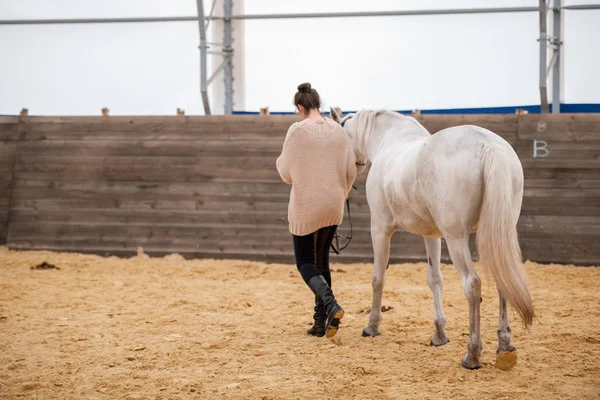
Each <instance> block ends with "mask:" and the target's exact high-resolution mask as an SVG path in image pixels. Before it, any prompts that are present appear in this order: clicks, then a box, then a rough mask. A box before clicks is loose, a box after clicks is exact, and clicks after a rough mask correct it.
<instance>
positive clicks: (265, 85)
mask: <svg viewBox="0 0 600 400" xmlns="http://www.w3.org/2000/svg"><path fill="white" fill-rule="evenodd" d="M586 2H589V3H594V1H588V0H573V1H569V2H568V3H567V4H582V3H586ZM205 3H206V8H210V4H209V3H211V1H208V0H206V1H205ZM400 5H401V7H400ZM536 5H537V1H535V0H519V1H517V0H490V1H485V0H456V1H454V2H452V5H449V3H448V2H442V1H440V0H405V1H402V2H399V1H397V0H369V1H364V0H352V1H350V0H329V1H327V2H324V1H321V0H303V1H301V2H287V1H286V2H283V1H280V0H247V1H246V2H245V12H246V13H248V14H254V13H288V12H321V11H337V10H346V11H351V10H353V11H358V10H365V9H367V10H376V9H381V10H384V9H400V8H402V9H417V8H418V9H421V8H444V7H446V8H447V7H453V8H462V7H496V6H536ZM195 14H196V4H195V0H154V1H148V0H128V1H126V2H125V1H119V0H105V1H104V2H98V1H92V0H53V1H50V0H20V1H18V2H15V1H10V0H0V18H2V19H9V18H73V17H124V16H130V17H131V16H155V15H195ZM566 15H567V16H566V18H565V25H566V28H565V54H564V56H565V65H564V66H565V76H564V82H565V85H564V88H565V93H564V99H563V100H564V101H565V102H569V103H579V102H581V103H584V102H591V103H600V79H598V75H597V72H596V71H598V70H600V50H599V48H600V47H599V46H598V43H600V28H599V24H598V22H600V11H568V12H567V14H566ZM245 24H246V25H245V60H244V62H245V68H244V71H245V84H244V85H243V89H244V90H245V96H244V97H245V99H244V100H245V105H246V107H245V108H246V109H247V110H252V111H258V109H259V108H260V107H263V106H269V107H270V109H271V110H280V111H291V110H292V105H291V101H292V96H293V94H294V91H295V89H296V86H297V85H298V84H299V83H301V82H303V81H310V82H312V83H313V85H314V86H315V87H316V88H317V89H318V90H319V91H320V92H321V94H322V96H323V97H324V100H325V102H326V104H327V105H329V104H333V105H340V106H341V107H342V108H344V109H359V108H365V107H390V108H394V109H412V108H420V109H426V108H450V107H485V106H504V105H524V104H537V103H538V102H539V98H538V76H537V74H538V58H537V57H538V44H537V42H536V39H537V37H538V32H537V31H538V17H537V14H536V13H529V14H493V15H460V16H418V17H377V18H352V19H319V20H316V19H313V20H279V21H276V20H269V21H247V22H246V23H245ZM198 42H199V39H198V28H197V24H196V23H194V22H184V23H181V22H180V23H152V24H105V25H100V24H97V25H45V26H0V55H1V57H2V58H1V61H0V76H2V79H0V114H16V113H18V112H19V110H20V109H21V108H22V107H28V108H29V109H30V113H32V114H46V115H57V114H63V115H69V114H71V115H83V114H95V115H98V114H100V109H101V108H102V107H104V106H107V107H109V108H110V110H111V114H112V115H119V114H121V115H123V114H138V115H148V114H171V115H172V114H175V109H176V108H177V107H180V108H184V109H185V110H186V113H187V114H188V115H189V114H201V113H202V103H201V99H200V95H199V71H198V69H199V66H198V64H199V51H198Z"/></svg>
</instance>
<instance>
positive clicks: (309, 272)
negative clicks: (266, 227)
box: [292, 225, 336, 287]
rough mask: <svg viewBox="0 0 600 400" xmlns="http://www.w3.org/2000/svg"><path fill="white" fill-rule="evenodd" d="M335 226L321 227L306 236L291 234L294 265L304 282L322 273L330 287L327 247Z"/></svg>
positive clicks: (331, 239) (329, 244)
mask: <svg viewBox="0 0 600 400" xmlns="http://www.w3.org/2000/svg"><path fill="white" fill-rule="evenodd" d="M335 229H336V226H335V225H334V226H328V227H326V228H321V229H319V230H318V231H316V232H313V233H310V234H308V235H306V236H296V235H292V236H293V239H294V255H295V256H296V266H297V267H298V271H299V272H300V275H302V279H304V282H306V283H307V284H308V281H309V280H310V278H312V277H314V276H318V275H323V277H324V278H325V280H326V281H327V284H328V285H329V287H331V272H330V271H329V247H330V246H331V242H332V241H333V235H334V234H335Z"/></svg>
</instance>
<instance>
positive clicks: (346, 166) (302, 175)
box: [277, 118, 356, 236]
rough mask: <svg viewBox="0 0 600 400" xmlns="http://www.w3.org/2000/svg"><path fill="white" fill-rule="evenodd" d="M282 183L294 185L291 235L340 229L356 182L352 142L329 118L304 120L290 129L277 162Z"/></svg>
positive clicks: (290, 220) (290, 216)
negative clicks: (337, 226) (321, 121)
mask: <svg viewBox="0 0 600 400" xmlns="http://www.w3.org/2000/svg"><path fill="white" fill-rule="evenodd" d="M277 171H279V175H280V176H281V179H283V181H284V182H286V183H287V184H291V185H292V190H291V193H290V203H289V206H288V221H289V229H290V232H291V233H292V234H294V235H297V236H304V235H308V234H310V233H313V232H315V231H317V230H318V229H320V228H323V227H327V226H332V225H340V224H341V223H342V221H343V218H344V203H345V200H346V198H347V195H348V193H349V192H350V189H352V184H353V183H354V180H355V179H356V159H355V156H354V150H353V148H352V142H351V141H350V138H349V137H348V135H347V134H346V132H344V129H343V128H342V127H341V126H340V125H339V124H337V123H336V122H334V121H333V120H331V119H329V118H325V122H324V123H320V122H314V121H312V120H310V119H308V118H307V119H304V120H302V121H300V122H296V123H294V124H292V126H291V127H290V128H289V130H288V132H287V135H286V137H285V141H284V143H283V150H282V152H281V155H280V156H279V158H278V159H277Z"/></svg>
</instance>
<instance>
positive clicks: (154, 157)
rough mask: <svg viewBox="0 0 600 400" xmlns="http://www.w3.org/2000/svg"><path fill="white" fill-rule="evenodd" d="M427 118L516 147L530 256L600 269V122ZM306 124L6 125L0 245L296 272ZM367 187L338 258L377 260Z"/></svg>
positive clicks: (30, 120) (582, 117)
mask: <svg viewBox="0 0 600 400" xmlns="http://www.w3.org/2000/svg"><path fill="white" fill-rule="evenodd" d="M418 118H419V119H420V120H421V122H422V123H423V124H424V125H425V127H427V128H428V129H429V130H430V131H431V132H436V131H438V130H440V129H442V128H445V127H448V126H453V125H459V124H467V123H469V124H476V125H480V126H483V127H486V128H488V129H491V130H492V131H494V132H496V133H498V134H500V135H502V136H503V137H504V138H505V139H507V140H508V141H509V142H510V143H511V144H512V145H513V146H514V148H515V149H516V150H517V152H518V154H519V156H520V158H521V161H522V163H523V167H524V170H525V179H526V181H525V198H524V202H523V208H522V214H521V218H520V222H519V234H520V243H521V247H522V250H523V255H524V257H525V258H526V259H530V260H535V261H539V262H560V263H577V264H600V115H598V114H594V115H592V114H579V115H575V114H573V115H564V114H563V115H558V116H556V115H544V116H540V115H520V116H517V115H460V116H457V115H451V116H442V115H425V116H419V117H418ZM296 120H297V119H296V117H294V116H268V117H265V116H261V117H259V116H229V117H225V116H211V117H107V118H104V117H25V118H23V119H20V118H19V117H0V173H1V174H2V175H1V176H0V244H2V243H6V244H7V245H8V246H9V247H10V248H16V249H52V250H60V251H77V252H92V253H98V254H117V255H129V254H133V253H134V252H135V251H136V250H137V248H138V247H143V248H144V250H145V251H146V252H147V253H149V254H156V255H160V254H166V253H171V252H178V253H181V254H183V255H184V256H187V257H216V258H244V259H262V260H272V261H275V260H278V261H287V262H292V261H293V258H292V254H293V252H292V245H291V238H290V236H289V234H288V232H287V219H286V212H287V201H288V197H289V186H287V185H285V184H284V183H283V182H281V181H280V178H279V175H278V174H277V171H276V169H275V159H276V158H277V156H278V155H279V153H280V151H281V145H282V142H283V138H284V135H285V132H286V131H287V128H288V127H289V125H290V124H291V123H292V122H294V121H296ZM534 140H542V141H545V142H538V144H537V145H536V146H537V147H538V148H539V151H538V156H539V158H533V148H534ZM545 146H546V147H545ZM544 147H545V148H546V150H547V152H548V153H547V155H546V150H544V149H543V148H544ZM544 156H545V157H544ZM365 177H366V175H363V176H361V177H360V178H359V180H358V182H357V183H358V187H359V191H358V192H353V193H352V195H351V196H352V215H353V221H354V240H353V242H352V244H351V246H350V247H349V248H348V249H347V250H346V251H345V252H344V253H343V255H342V256H333V259H334V260H336V261H370V260H372V248H371V240H370V234H369V228H368V227H369V222H368V221H369V212H368V207H367V204H366V200H365V190H364V181H365ZM340 231H341V233H342V234H344V233H345V232H346V230H345V226H342V227H341V228H340ZM392 254H393V257H392V261H394V262H397V261H400V260H423V259H425V248H424V245H423V242H422V240H421V238H419V237H417V236H414V235H410V234H407V233H404V232H398V233H396V234H395V235H394V238H393V247H392ZM475 256H476V254H475ZM444 258H445V259H446V260H447V259H448V256H447V253H445V252H444Z"/></svg>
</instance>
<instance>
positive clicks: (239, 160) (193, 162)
mask: <svg viewBox="0 0 600 400" xmlns="http://www.w3.org/2000/svg"><path fill="white" fill-rule="evenodd" d="M275 163H276V157H275V156H273V157H266V156H264V155H252V154H247V153H246V154H241V155H240V156H237V157H236V156H234V155H231V156H229V157H223V156H204V157H197V156H187V157H186V156H175V157H173V156H152V157H146V156H89V155H87V154H86V155H84V154H79V155H50V156H48V155H46V154H21V153H20V152H19V154H18V155H17V164H18V165H19V167H20V169H23V170H27V168H26V167H27V166H31V165H35V166H38V168H46V167H45V166H46V165H51V166H53V167H54V168H67V169H73V168H78V167H79V166H84V167H85V168H88V169H92V168H94V167H96V168H103V167H105V166H109V167H115V168H117V167H123V166H124V167H127V168H129V167H135V168H148V167H151V166H155V167H160V168H176V167H179V166H185V167H198V168H219V167H238V168H240V169H242V170H246V169H247V168H253V169H258V168H264V169H269V170H276V165H275Z"/></svg>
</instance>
